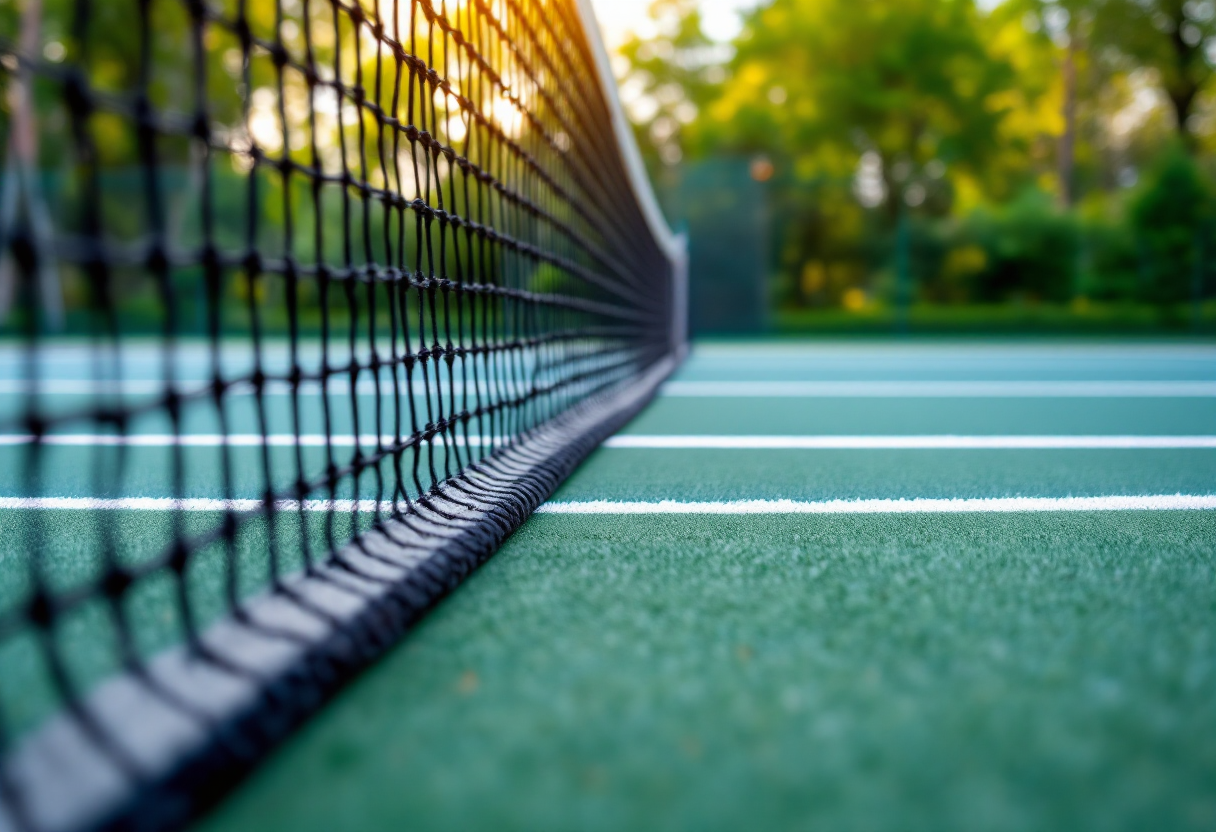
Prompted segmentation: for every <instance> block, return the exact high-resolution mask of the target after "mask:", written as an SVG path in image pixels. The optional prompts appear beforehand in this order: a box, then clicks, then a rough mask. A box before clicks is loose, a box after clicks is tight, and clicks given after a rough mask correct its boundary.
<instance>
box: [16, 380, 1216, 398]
mask: <svg viewBox="0 0 1216 832" xmlns="http://www.w3.org/2000/svg"><path fill="white" fill-rule="evenodd" d="M176 386H177V390H178V392H179V393H182V394H187V395H189V394H193V393H199V392H202V391H204V390H206V388H207V382H205V381H199V380H197V379H190V380H184V381H179V382H177V385H176ZM405 386H406V385H404V384H402V385H401V387H402V388H404V387H405ZM469 386H470V388H472V385H469ZM483 386H484V385H483ZM32 389H37V391H38V392H39V393H40V394H42V395H47V396H114V395H128V396H156V395H160V394H162V393H164V391H165V384H164V382H163V381H157V380H150V379H124V380H122V381H102V382H97V381H93V380H91V379H63V378H61V379H42V380H40V381H39V382H38V383H37V385H36V386H35V385H31V384H30V383H29V382H27V381H22V380H19V379H0V394H4V395H20V394H26V393H29V392H30V391H31V390H32ZM412 391H413V393H414V395H417V396H422V395H425V394H426V393H427V392H428V391H427V387H426V385H424V384H422V382H419V381H415V382H414V383H413V386H412ZM355 392H356V394H357V395H360V396H372V395H374V394H375V392H376V385H375V383H374V382H372V381H370V380H365V381H360V382H359V383H358V384H357V385H356V387H355ZM429 392H430V395H432V396H434V395H437V394H440V395H444V396H450V395H453V394H455V395H457V396H460V395H464V385H463V384H462V383H461V382H457V383H456V384H455V386H451V385H449V384H448V382H447V381H446V380H445V381H444V382H443V384H442V385H441V386H440V385H436V384H434V383H432V384H431V385H430V389H429ZM469 392H470V393H471V392H473V391H472V389H470V391H469ZM229 393H230V395H234V396H237V395H245V396H252V395H253V385H251V384H246V383H242V384H236V385H234V386H233V387H231V388H230V389H229ZM263 393H264V395H266V396H268V397H273V396H288V395H291V385H290V384H287V383H285V382H278V381H274V382H268V383H267V384H266V386H265V388H264V390H263ZM380 394H381V396H383V397H385V398H389V397H391V396H392V395H393V384H392V382H391V381H389V380H384V381H382V382H381V384H380ZM661 394H662V395H663V396H664V397H666V398H676V399H681V398H731V399H739V398H743V399H747V398H752V399H755V398H777V399H783V398H784V399H854V398H856V399H875V398H879V399H921V398H923V399H1018V398H1020V399H1094V398H1110V399H1118V398H1130V399H1174V398H1179V399H1196V398H1201V399H1208V398H1216V381H671V382H668V383H667V384H666V385H664V386H663V388H662V390H661ZM300 395H302V396H319V395H321V385H320V384H319V383H316V382H305V383H303V384H301V385H300ZM329 395H331V396H349V395H350V382H349V381H345V380H342V379H334V380H333V381H331V382H330V383H329Z"/></svg>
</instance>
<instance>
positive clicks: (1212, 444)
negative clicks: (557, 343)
mask: <svg viewBox="0 0 1216 832" xmlns="http://www.w3.org/2000/svg"><path fill="white" fill-rule="evenodd" d="M402 438H403V439H405V438H408V437H407V436H403V437H402ZM329 441H330V444H331V446H332V447H335V448H353V447H354V446H355V445H356V444H358V445H359V446H360V447H366V448H374V447H376V441H377V437H376V436H375V434H364V435H361V436H358V437H356V436H354V435H335V436H333V437H331V439H330V440H329ZM379 441H380V443H381V444H382V445H385V446H392V445H393V444H395V443H396V441H397V440H396V438H395V437H393V436H388V435H386V436H381V437H379ZM503 441H504V440H503V439H502V438H501V437H496V438H494V442H495V444H501V443H502V442H503ZM32 442H33V437H32V436H30V435H28V434H4V435H0V447H6V446H7V447H21V446H26V445H29V444H31V443H32ZM298 443H299V445H300V447H302V448H323V447H325V444H326V442H325V435H324V434H303V435H301V436H300V437H299V439H298ZM432 443H433V444H436V445H446V444H449V443H450V439H449V437H447V436H446V435H436V436H435V437H434V439H433V440H432ZM490 443H491V438H490V437H485V436H469V437H467V438H466V437H465V436H463V435H457V437H456V441H455V443H453V444H455V445H458V446H461V447H467V446H473V447H482V446H487V445H489V444H490ZM42 444H43V445H48V446H58V447H79V448H87V447H128V448H170V447H182V448H219V447H230V448H260V447H261V446H262V445H263V444H265V445H267V446H268V447H272V448H294V447H295V446H296V444H297V438H296V437H295V436H294V435H293V434H289V433H285V434H283V433H276V434H270V435H269V436H266V437H263V436H262V435H260V434H256V433H238V434H231V435H229V436H227V437H225V436H223V435H222V434H218V433H208V434H185V435H182V436H174V435H173V434H135V435H131V436H115V435H112V434H77V433H72V434H50V435H47V436H44V437H43V438H42ZM604 447H607V448H617V449H654V450H659V449H673V450H781V451H790V450H1186V449H1190V450H1195V449H1205V448H1212V449H1216V436H1020V435H1015V436H950V435H945V436H641V435H629V434H625V435H619V436H613V437H611V438H610V439H608V440H607V441H605V442H604Z"/></svg>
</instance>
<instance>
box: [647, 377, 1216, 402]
mask: <svg viewBox="0 0 1216 832" xmlns="http://www.w3.org/2000/svg"><path fill="white" fill-rule="evenodd" d="M662 395H663V396H665V397H670V398H807V399H848V398H892V399H916V398H929V399H932V398H938V399H940V398H950V399H953V398H959V399H1001V398H1018V399H1036V398H1037V399H1074V398H1082V399H1084V398H1158V399H1164V398H1213V397H1216V381H669V382H668V383H667V384H665V385H664V386H663V388H662Z"/></svg>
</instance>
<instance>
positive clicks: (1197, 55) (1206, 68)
mask: <svg viewBox="0 0 1216 832" xmlns="http://www.w3.org/2000/svg"><path fill="white" fill-rule="evenodd" d="M1089 5H1092V6H1093V7H1094V10H1095V26H1094V37H1095V39H1096V40H1097V41H1098V42H1099V43H1100V44H1101V45H1102V46H1105V47H1109V49H1110V50H1111V51H1112V53H1113V54H1116V55H1118V56H1119V57H1120V58H1121V59H1122V60H1123V62H1124V64H1125V65H1128V66H1133V67H1143V68H1147V69H1150V70H1152V71H1153V72H1155V73H1156V74H1157V76H1158V79H1159V83H1160V84H1161V88H1162V90H1163V91H1164V92H1165V94H1166V97H1167V98H1168V99H1169V102H1170V106H1171V108H1172V109H1173V112H1174V121H1175V125H1176V129H1177V131H1178V135H1179V136H1180V137H1181V138H1182V140H1183V142H1184V144H1185V146H1186V147H1188V148H1190V149H1192V150H1193V149H1194V148H1195V144H1196V136H1195V133H1196V125H1195V122H1194V118H1193V116H1194V115H1195V109H1196V105H1197V103H1198V101H1199V98H1200V96H1201V94H1202V93H1203V91H1204V90H1205V89H1206V88H1207V87H1208V85H1209V83H1210V82H1211V80H1212V75H1213V66H1212V65H1213V62H1214V61H1216V2H1214V0H1090V2H1089Z"/></svg>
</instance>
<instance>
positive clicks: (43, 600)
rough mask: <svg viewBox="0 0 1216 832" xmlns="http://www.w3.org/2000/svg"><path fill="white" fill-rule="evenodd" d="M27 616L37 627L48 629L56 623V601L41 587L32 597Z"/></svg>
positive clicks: (26, 612)
mask: <svg viewBox="0 0 1216 832" xmlns="http://www.w3.org/2000/svg"><path fill="white" fill-rule="evenodd" d="M25 614H26V617H27V618H29V620H30V621H32V622H34V624H35V626H38V627H41V628H42V629H44V630H45V629H48V628H49V627H50V626H51V625H52V624H53V623H54V622H55V601H54V599H53V598H51V596H50V594H49V593H47V592H46V591H45V590H44V589H43V588H42V587H41V586H39V587H38V591H37V592H35V593H34V594H33V595H32V596H31V597H30V600H29V604H28V605H27V606H26V608H25Z"/></svg>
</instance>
